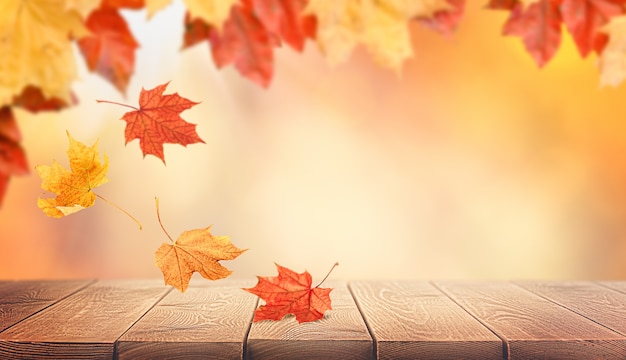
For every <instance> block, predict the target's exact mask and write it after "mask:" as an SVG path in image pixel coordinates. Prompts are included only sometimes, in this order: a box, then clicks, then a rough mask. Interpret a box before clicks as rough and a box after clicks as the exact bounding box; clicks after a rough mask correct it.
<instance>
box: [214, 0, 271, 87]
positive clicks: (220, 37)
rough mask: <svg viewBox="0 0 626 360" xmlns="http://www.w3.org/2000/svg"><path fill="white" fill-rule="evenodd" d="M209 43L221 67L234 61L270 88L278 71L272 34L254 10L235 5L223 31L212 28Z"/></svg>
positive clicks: (251, 77) (255, 79)
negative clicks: (276, 69) (274, 66)
mask: <svg viewBox="0 0 626 360" xmlns="http://www.w3.org/2000/svg"><path fill="white" fill-rule="evenodd" d="M209 42H210V43H211V50H212V55H213V61H214V62H215V65H217V67H218V68H222V67H224V66H226V65H228V64H230V63H233V64H234V66H235V67H236V68H237V70H239V72H240V73H241V74H242V75H243V76H246V77H247V78H249V79H250V80H252V81H254V82H256V83H258V84H260V85H261V86H263V87H267V86H268V85H269V83H270V81H271V79H272V75H273V72H274V69H273V63H274V53H273V48H272V40H271V37H270V34H269V33H268V32H267V30H266V29H265V27H263V25H262V24H261V23H260V22H259V20H258V19H257V18H256V17H255V16H254V15H253V14H252V12H251V11H250V10H249V9H247V8H245V7H242V6H238V5H235V6H233V7H232V9H231V13H230V18H229V19H228V20H226V22H225V23H224V28H223V29H222V32H221V33H220V32H218V31H217V29H215V28H211V29H210V31H209Z"/></svg>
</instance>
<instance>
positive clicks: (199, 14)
mask: <svg viewBox="0 0 626 360" xmlns="http://www.w3.org/2000/svg"><path fill="white" fill-rule="evenodd" d="M237 1H238V0H183V2H184V3H185V6H186V7H187V10H188V11H189V15H191V17H192V18H200V19H202V20H203V21H204V22H205V23H207V24H209V25H213V26H215V27H216V28H218V29H221V28H222V25H223V24H224V21H226V19H228V17H229V15H230V8H231V7H232V6H233V5H234V4H235V3H237ZM171 2H172V0H146V10H147V11H148V18H150V17H152V15H154V14H155V13H156V12H158V11H159V10H161V9H163V8H164V7H166V6H167V5H169V4H170V3H171Z"/></svg>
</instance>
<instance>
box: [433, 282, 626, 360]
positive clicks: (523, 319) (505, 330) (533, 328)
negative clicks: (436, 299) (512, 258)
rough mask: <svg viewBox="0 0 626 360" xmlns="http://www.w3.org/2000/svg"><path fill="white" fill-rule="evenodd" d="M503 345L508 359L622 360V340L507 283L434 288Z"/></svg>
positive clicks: (625, 341)
mask: <svg viewBox="0 0 626 360" xmlns="http://www.w3.org/2000/svg"><path fill="white" fill-rule="evenodd" d="M435 284H436V285H437V286H438V287H439V288H440V289H442V290H443V291H444V292H445V293H446V294H448V295H449V296H450V297H451V298H452V299H453V300H454V301H455V302H456V303H458V304H460V305H461V306H462V307H464V308H465V309H466V310H467V311H468V312H470V313H471V314H472V315H474V316H475V317H476V318H477V319H479V320H480V321H481V322H482V323H483V324H485V325H486V326H488V327H489V328H490V329H491V330H492V331H493V332H494V333H496V334H497V335H498V336H499V337H500V338H501V339H503V340H504V341H505V345H506V351H507V354H506V355H507V358H508V359H621V360H624V359H626V337H624V336H621V335H620V334H618V333H616V332H614V331H611V330H609V329H607V328H605V327H603V326H601V325H598V324H596V323H595V322H593V321H591V320H589V319H587V318H584V317H582V316H580V315H578V314H576V313H574V312H572V311H570V310H567V309H565V308H563V307H561V306H559V305H557V304H555V303H553V302H551V301H548V300H546V299H544V298H541V297H539V296H537V295H534V294H532V293H530V292H529V291H527V290H524V289H522V288H521V287H519V286H517V285H514V284H511V283H506V282H436V283H435Z"/></svg>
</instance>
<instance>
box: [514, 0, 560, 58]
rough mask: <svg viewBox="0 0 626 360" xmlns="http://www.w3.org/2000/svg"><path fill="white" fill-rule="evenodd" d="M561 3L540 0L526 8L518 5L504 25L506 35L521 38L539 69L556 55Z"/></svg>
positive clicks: (551, 0)
mask: <svg viewBox="0 0 626 360" xmlns="http://www.w3.org/2000/svg"><path fill="white" fill-rule="evenodd" d="M560 2H561V0H539V1H537V2H534V3H532V4H530V5H529V6H527V7H526V8H523V5H522V4H521V3H518V4H517V5H515V7H514V8H513V10H512V12H511V16H510V17H509V19H508V21H507V22H506V24H504V31H503V33H504V35H515V36H519V37H521V38H522V40H523V41H524V45H525V46H526V50H528V52H529V53H530V54H531V55H532V57H533V58H534V59H535V62H536V63H537V65H539V67H542V66H544V65H545V64H546V63H547V62H548V61H549V60H550V59H551V58H552V56H554V54H555V53H556V50H557V49H558V47H559V45H560V44H561V12H560V11H559V5H560Z"/></svg>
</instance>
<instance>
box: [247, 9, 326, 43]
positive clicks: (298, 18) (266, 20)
mask: <svg viewBox="0 0 626 360" xmlns="http://www.w3.org/2000/svg"><path fill="white" fill-rule="evenodd" d="M308 2H309V1H308V0H244V2H243V4H244V6H248V7H249V8H250V9H253V13H254V15H255V16H256V17H257V18H258V19H259V21H260V22H261V23H262V24H263V25H264V26H265V28H266V29H267V30H268V31H269V32H270V33H273V34H275V35H278V36H279V37H280V38H281V39H283V40H284V41H285V42H286V43H287V44H289V45H290V46H291V47H293V48H294V49H296V50H298V51H302V50H303V49H304V43H305V41H306V39H307V38H310V39H314V38H315V31H316V19H315V17H314V16H312V15H303V14H302V12H303V11H304V9H305V8H306V6H307V4H308Z"/></svg>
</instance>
